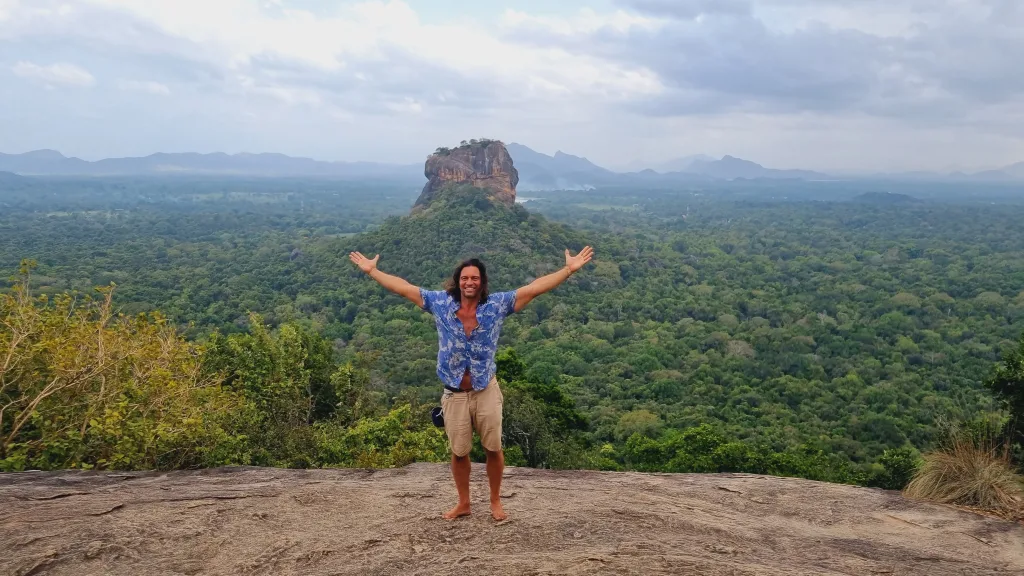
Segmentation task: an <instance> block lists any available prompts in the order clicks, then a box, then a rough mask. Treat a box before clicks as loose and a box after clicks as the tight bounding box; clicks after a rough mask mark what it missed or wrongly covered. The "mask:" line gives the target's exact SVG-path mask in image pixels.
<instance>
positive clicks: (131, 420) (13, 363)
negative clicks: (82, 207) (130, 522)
mask: <svg viewBox="0 0 1024 576" xmlns="http://www.w3.org/2000/svg"><path fill="white" fill-rule="evenodd" d="M33 267H34V263H32V262H29V261H25V262H23V263H22V266H21V272H20V275H19V277H18V278H17V279H16V285H15V287H14V290H13V291H12V293H11V294H5V295H3V296H2V297H0V470H8V471H9V470H24V469H27V468H37V469H60V468H108V469H109V468H113V469H137V468H187V467H195V466H212V465H219V464H225V463H230V462H234V461H237V460H238V459H239V458H241V454H240V452H241V450H242V444H243V439H242V438H240V437H238V436H235V435H233V434H232V433H231V432H230V429H231V428H232V424H231V422H230V420H231V418H233V416H234V415H235V414H237V413H239V412H240V411H241V410H242V408H243V403H242V402H241V399H240V398H239V397H237V396H236V395H233V394H231V393H229V392H227V391H226V390H223V389H222V388H220V386H219V382H218V381H217V380H216V379H215V378H210V377H208V376H205V375H204V374H203V372H202V369H201V352H202V350H201V348H200V347H198V346H196V345H195V344H191V343H188V342H186V341H185V340H184V339H183V338H181V337H180V336H179V335H178V334H177V333H176V331H175V329H174V328H173V325H171V324H170V323H169V322H168V321H167V319H166V318H164V317H163V316H161V315H159V314H152V315H148V316H145V315H143V316H138V317H127V316H124V315H120V314H115V313H114V309H113V305H112V298H113V293H114V287H113V286H110V287H107V288H103V289H99V290H98V292H99V294H100V299H99V300H93V299H91V298H79V297H78V296H75V295H71V294H59V295H57V296H55V297H54V298H53V299H52V300H51V299H50V298H48V297H46V296H40V297H37V298H33V297H32V295H31V293H30V290H29V286H30V280H31V276H30V271H31V269H32V268H33Z"/></svg>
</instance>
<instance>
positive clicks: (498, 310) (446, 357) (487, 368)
mask: <svg viewBox="0 0 1024 576" xmlns="http://www.w3.org/2000/svg"><path fill="white" fill-rule="evenodd" d="M420 296H422V297H423V309H424V310H426V311H427V312H430V313H431V314H432V315H433V316H434V323H435V324H437V376H438V378H440V379H441V382H443V383H444V385H445V386H448V387H450V388H455V389H458V388H459V387H460V386H461V385H462V375H463V374H465V373H466V367H467V366H468V367H469V376H470V379H471V380H472V382H473V389H474V390H483V389H484V388H487V385H488V384H489V383H490V381H491V378H493V377H494V373H495V372H496V371H497V369H498V367H497V365H496V364H495V363H494V355H495V353H497V351H498V338H499V337H500V336H501V325H502V324H504V322H505V317H506V316H508V315H509V314H511V313H512V312H513V310H514V308H515V305H516V293H515V292H498V293H497V294H488V296H487V301H486V302H483V303H481V304H478V305H477V307H476V320H477V327H476V328H474V329H473V332H471V333H470V335H469V337H468V338H467V337H466V329H465V328H464V327H463V325H462V321H461V320H459V318H458V316H456V315H455V312H456V311H457V310H458V309H459V303H458V302H456V301H455V299H454V298H452V297H451V296H450V295H449V294H448V293H447V292H444V291H436V292H434V291H430V290H424V289H423V288H420Z"/></svg>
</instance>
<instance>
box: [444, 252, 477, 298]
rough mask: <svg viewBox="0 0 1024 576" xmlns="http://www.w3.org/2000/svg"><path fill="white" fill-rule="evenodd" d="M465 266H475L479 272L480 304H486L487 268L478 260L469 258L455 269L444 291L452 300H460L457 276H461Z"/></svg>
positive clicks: (460, 294) (460, 292) (460, 291)
mask: <svg viewBox="0 0 1024 576" xmlns="http://www.w3.org/2000/svg"><path fill="white" fill-rule="evenodd" d="M466 266H476V267H477V269H478V270H480V304H483V303H484V302H487V267H486V266H484V263H483V262H481V261H480V259H479V258H470V259H469V260H466V261H465V262H463V263H462V264H459V265H458V266H456V267H455V272H454V273H453V274H452V277H451V279H450V280H448V282H446V283H445V284H447V286H445V290H446V291H447V292H448V295H449V296H451V297H452V299H453V300H455V301H456V302H459V301H461V300H462V290H461V289H460V288H459V276H462V269H463V268H465V267H466Z"/></svg>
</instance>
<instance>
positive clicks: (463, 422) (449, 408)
mask: <svg viewBox="0 0 1024 576" xmlns="http://www.w3.org/2000/svg"><path fill="white" fill-rule="evenodd" d="M441 408H442V410H444V430H445V432H447V433H448V446H449V448H450V449H451V451H452V479H453V480H455V490H456V491H457V492H458V493H459V503H458V504H456V505H455V507H454V508H452V509H451V510H449V511H447V512H445V513H444V514H443V515H442V516H443V517H444V518H445V519H446V520H454V519H455V518H458V517H460V516H466V515H468V514H469V471H470V468H471V464H470V461H469V451H470V449H471V448H472V447H473V423H472V420H471V417H470V414H469V398H468V394H467V393H465V392H459V393H450V392H446V393H445V394H444V396H442V397H441Z"/></svg>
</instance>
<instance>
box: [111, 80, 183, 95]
mask: <svg viewBox="0 0 1024 576" xmlns="http://www.w3.org/2000/svg"><path fill="white" fill-rule="evenodd" d="M117 87H118V88H119V89H121V90H127V91H130V92H145V93H147V94H154V95H157V96H167V95H169V94H170V93H171V89H170V88H168V87H167V86H166V85H165V84H161V83H159V82H153V81H151V80H150V81H141V80H121V81H120V82H118V83H117Z"/></svg>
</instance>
